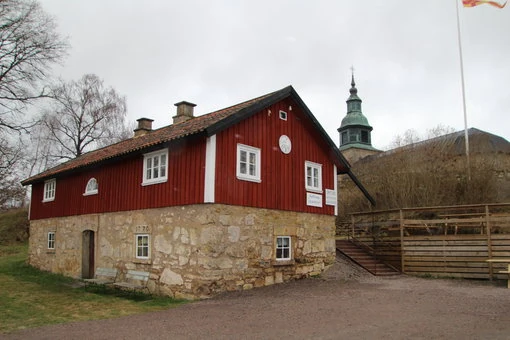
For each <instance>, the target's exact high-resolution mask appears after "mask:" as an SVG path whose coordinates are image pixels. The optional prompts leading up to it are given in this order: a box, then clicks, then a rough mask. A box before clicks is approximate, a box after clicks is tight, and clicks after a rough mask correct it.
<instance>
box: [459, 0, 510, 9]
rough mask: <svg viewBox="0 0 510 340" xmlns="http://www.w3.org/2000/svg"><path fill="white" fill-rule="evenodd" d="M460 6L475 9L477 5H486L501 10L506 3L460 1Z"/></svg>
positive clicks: (478, 0) (480, 0)
mask: <svg viewBox="0 0 510 340" xmlns="http://www.w3.org/2000/svg"><path fill="white" fill-rule="evenodd" d="M462 4H463V5H464V7H475V6H478V5H483V4H488V5H492V6H494V7H498V8H503V7H505V5H506V1H505V3H504V4H500V3H499V2H497V1H489V0H462Z"/></svg>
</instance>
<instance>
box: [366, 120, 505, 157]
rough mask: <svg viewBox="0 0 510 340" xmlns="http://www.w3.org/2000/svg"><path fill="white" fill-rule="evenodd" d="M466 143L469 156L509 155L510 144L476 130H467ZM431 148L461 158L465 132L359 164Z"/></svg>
mask: <svg viewBox="0 0 510 340" xmlns="http://www.w3.org/2000/svg"><path fill="white" fill-rule="evenodd" d="M467 132H468V141H469V153H470V154H491V153H505V154H510V143H509V142H508V141H507V140H506V139H505V138H503V137H500V136H497V135H494V134H492V133H489V132H485V131H482V130H479V129H476V128H469V129H468V130H467ZM426 147H433V148H435V149H438V150H441V153H443V154H448V155H450V156H463V155H465V153H466V139H465V131H464V130H461V131H457V132H453V133H449V134H446V135H443V136H439V137H434V138H431V139H426V140H423V141H420V142H416V143H413V144H409V145H404V146H401V147H398V148H395V149H391V150H388V151H385V152H381V153H378V154H374V155H370V156H367V157H365V158H363V159H361V160H360V161H361V162H372V161H375V160H376V159H381V158H385V157H390V156H391V155H393V154H397V153H401V152H421V151H422V150H423V148H426Z"/></svg>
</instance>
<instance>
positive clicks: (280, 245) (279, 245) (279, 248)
mask: <svg viewBox="0 0 510 340" xmlns="http://www.w3.org/2000/svg"><path fill="white" fill-rule="evenodd" d="M280 240H281V242H278V241H280ZM284 240H288V243H287V245H285V243H284V242H283V241H284ZM285 251H288V256H285ZM279 253H280V254H279ZM275 259H276V261H289V260H291V259H292V238H291V237H290V236H276V244H275Z"/></svg>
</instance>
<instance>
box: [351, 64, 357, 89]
mask: <svg viewBox="0 0 510 340" xmlns="http://www.w3.org/2000/svg"><path fill="white" fill-rule="evenodd" d="M351 76H352V77H351V79H352V80H351V86H352V87H354V86H356V83H355V82H354V66H353V65H351Z"/></svg>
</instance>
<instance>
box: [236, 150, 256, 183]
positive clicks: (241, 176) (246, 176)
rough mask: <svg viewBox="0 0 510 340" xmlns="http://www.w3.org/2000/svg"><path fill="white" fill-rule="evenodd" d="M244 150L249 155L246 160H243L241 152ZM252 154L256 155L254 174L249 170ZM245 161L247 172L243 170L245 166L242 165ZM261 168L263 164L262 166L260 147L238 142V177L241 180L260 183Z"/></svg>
mask: <svg viewBox="0 0 510 340" xmlns="http://www.w3.org/2000/svg"><path fill="white" fill-rule="evenodd" d="M243 152H245V153H246V155H247V157H246V160H247V161H246V162H242V161H241V154H242V153H243ZM251 154H252V155H254V157H255V164H253V165H254V173H253V174H250V173H249V172H250V171H249V169H250V164H249V160H250V158H251V157H250V155H251ZM243 163H244V164H245V169H246V172H247V173H244V172H243V166H242V165H243ZM260 168H261V166H260V149H259V148H256V147H253V146H249V145H244V144H237V166H236V173H237V178H238V179H240V180H243V181H250V182H256V183H260V182H261V179H260Z"/></svg>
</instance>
